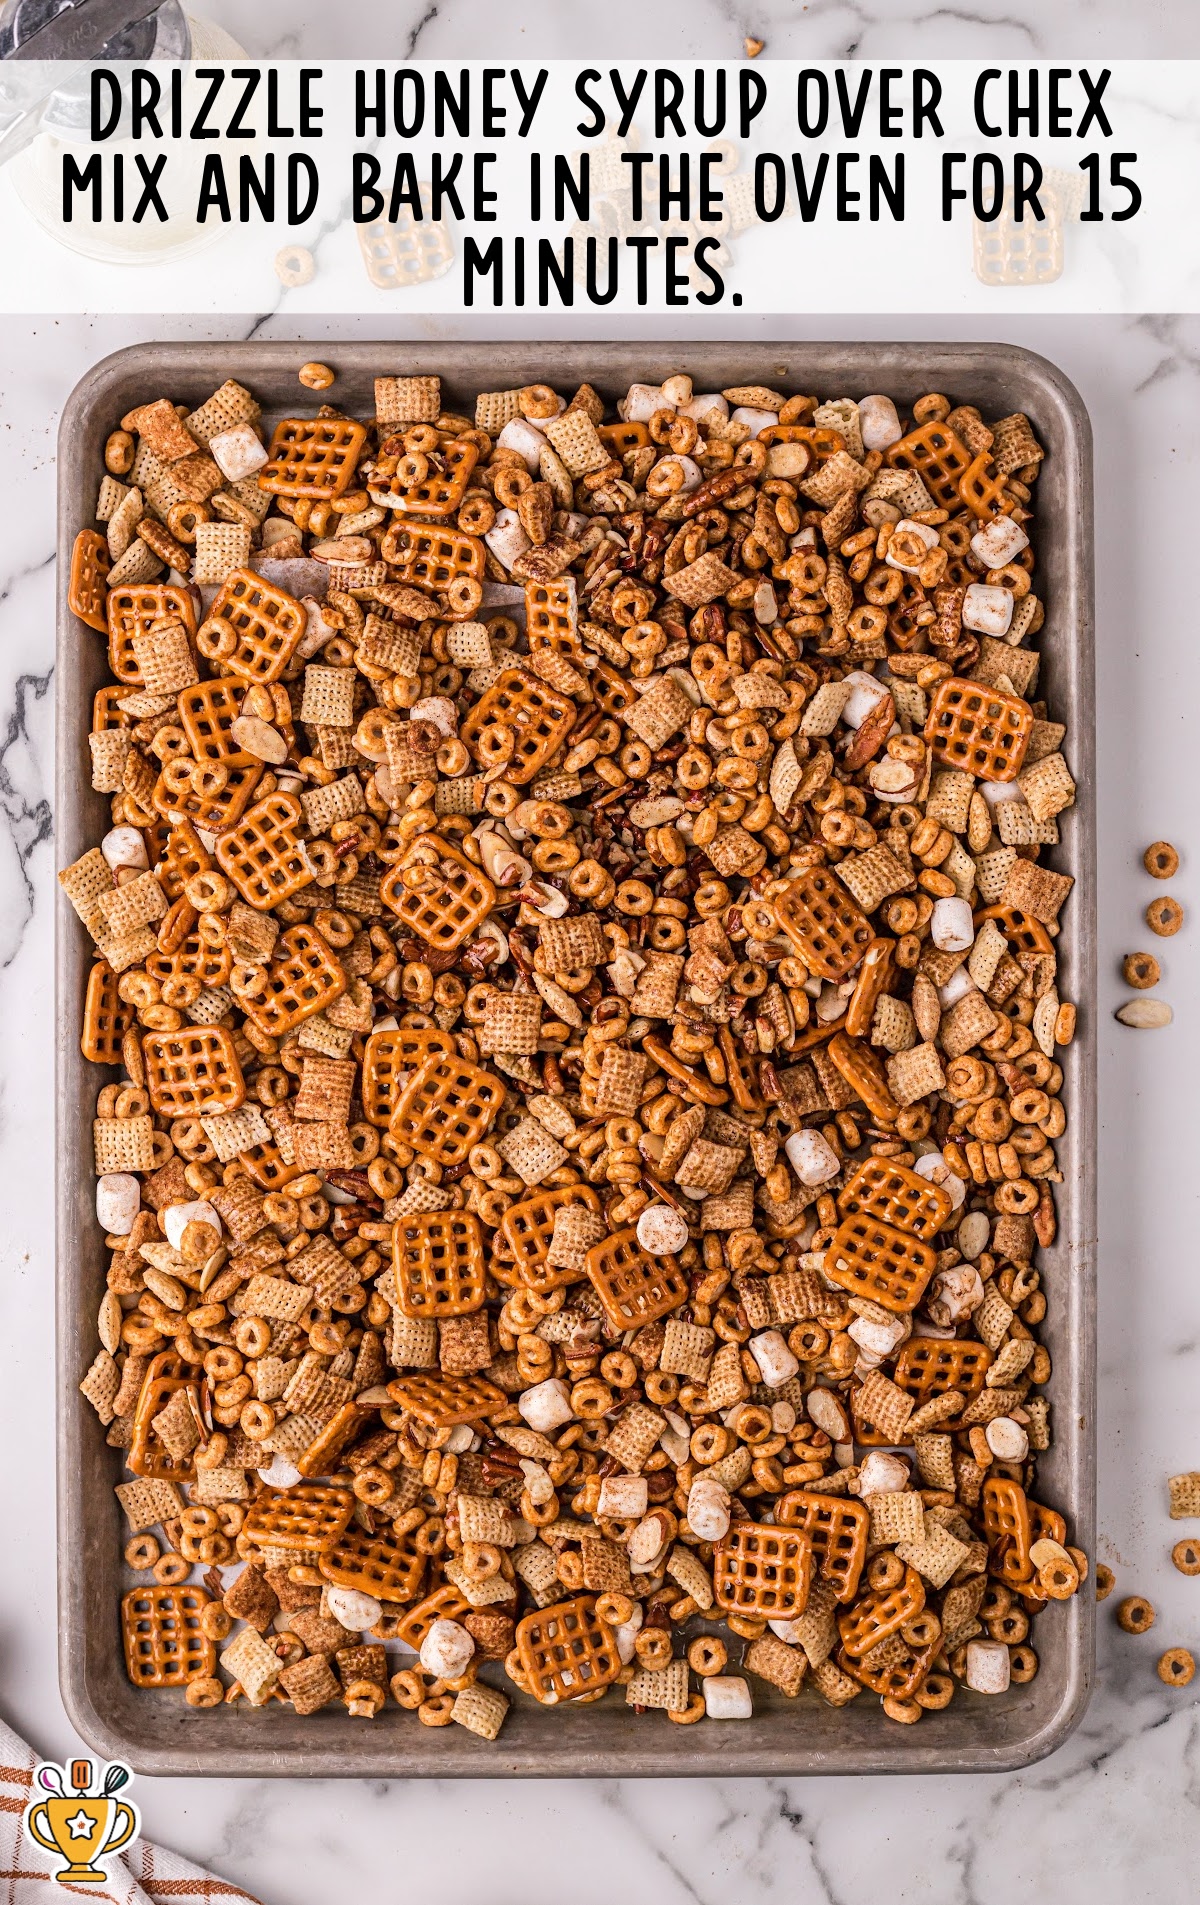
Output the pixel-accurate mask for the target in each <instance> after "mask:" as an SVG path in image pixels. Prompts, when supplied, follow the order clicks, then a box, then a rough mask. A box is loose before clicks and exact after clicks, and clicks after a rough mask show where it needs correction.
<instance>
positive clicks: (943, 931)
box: [929, 894, 975, 952]
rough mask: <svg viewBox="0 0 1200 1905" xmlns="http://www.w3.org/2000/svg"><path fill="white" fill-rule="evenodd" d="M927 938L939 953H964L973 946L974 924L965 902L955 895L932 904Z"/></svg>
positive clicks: (968, 905)
mask: <svg viewBox="0 0 1200 1905" xmlns="http://www.w3.org/2000/svg"><path fill="white" fill-rule="evenodd" d="M929 936H930V938H931V939H932V941H933V943H934V945H935V946H936V947H937V948H938V950H939V952H966V950H967V948H968V946H973V945H974V944H975V922H974V920H973V919H972V917H971V908H970V904H969V902H968V901H967V900H960V899H959V898H958V895H957V894H952V895H951V897H950V898H949V899H944V900H935V901H934V902H933V916H932V918H931V919H930V922H929Z"/></svg>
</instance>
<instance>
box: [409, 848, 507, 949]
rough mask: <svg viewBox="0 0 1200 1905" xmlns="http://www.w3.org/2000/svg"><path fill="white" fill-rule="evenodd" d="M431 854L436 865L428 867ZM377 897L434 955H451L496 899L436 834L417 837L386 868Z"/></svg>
mask: <svg viewBox="0 0 1200 1905" xmlns="http://www.w3.org/2000/svg"><path fill="white" fill-rule="evenodd" d="M431 852H433V853H436V854H437V864H436V866H433V865H430V864H429V854H430V853H431ZM379 897H380V899H381V900H382V901H383V903H384V905H385V906H390V907H391V909H392V911H393V913H395V914H396V916H397V918H399V919H401V920H403V921H404V924H405V925H406V926H407V928H408V930H409V932H410V933H414V934H415V935H416V937H417V938H418V939H423V940H424V941H425V943H426V944H427V945H428V946H431V947H432V948H433V950H434V951H435V952H453V951H454V949H455V947H456V946H461V945H462V942H463V940H464V939H467V938H469V937H470V935H471V934H472V933H473V932H474V931H475V930H476V928H477V927H479V926H481V925H482V924H483V922H484V920H485V919H486V918H487V916H488V914H489V913H490V912H491V910H492V908H493V906H495V904H496V900H497V897H498V896H497V893H496V889H495V887H494V886H493V885H492V882H491V881H490V880H489V879H487V878H486V876H485V875H484V874H482V873H481V872H480V871H479V868H478V867H476V866H472V864H471V862H470V861H469V860H468V859H467V858H466V857H465V856H464V855H463V854H461V853H459V851H458V849H457V848H456V847H452V846H451V845H450V843H449V842H448V841H446V840H443V839H442V838H441V837H440V835H438V834H435V833H423V834H421V835H420V836H419V837H418V838H417V839H416V840H414V842H413V844H412V846H411V848H410V849H409V851H408V853H407V854H406V855H405V857H404V859H403V860H400V861H397V863H396V865H395V866H394V867H392V868H391V869H390V871H389V872H388V874H387V875H386V877H385V878H384V880H383V882H382V884H381V885H380V888H379Z"/></svg>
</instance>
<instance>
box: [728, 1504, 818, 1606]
mask: <svg viewBox="0 0 1200 1905" xmlns="http://www.w3.org/2000/svg"><path fill="white" fill-rule="evenodd" d="M812 1576H813V1546H812V1543H811V1542H810V1541H809V1539H808V1537H807V1535H805V1534H801V1533H798V1532H797V1531H796V1530H795V1529H794V1528H775V1527H767V1526H766V1525H765V1524H763V1525H760V1524H759V1523H757V1522H753V1521H735V1522H733V1523H732V1524H731V1526H730V1529H729V1533H728V1534H727V1535H726V1536H725V1537H724V1539H723V1540H722V1541H720V1542H718V1544H717V1547H716V1551H715V1553H714V1555H713V1588H714V1590H715V1592H716V1597H717V1604H718V1606H720V1607H723V1608H725V1609H726V1610H727V1612H729V1613H731V1614H758V1615H763V1616H764V1617H765V1618H766V1619H767V1620H771V1621H790V1620H794V1619H795V1618H796V1616H797V1615H798V1614H803V1612H804V1610H805V1608H806V1607H807V1606H808V1593H809V1589H810V1588H811V1586H812Z"/></svg>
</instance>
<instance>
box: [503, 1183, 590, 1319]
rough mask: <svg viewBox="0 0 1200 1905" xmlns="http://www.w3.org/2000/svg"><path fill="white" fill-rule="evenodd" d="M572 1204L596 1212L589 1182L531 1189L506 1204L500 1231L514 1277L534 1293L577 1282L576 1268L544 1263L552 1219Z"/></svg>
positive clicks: (552, 1232)
mask: <svg viewBox="0 0 1200 1905" xmlns="http://www.w3.org/2000/svg"><path fill="white" fill-rule="evenodd" d="M573 1204H574V1205H578V1207H579V1208H580V1209H581V1210H590V1211H595V1212H596V1213H597V1215H599V1211H600V1199H599V1197H598V1196H597V1194H596V1192H595V1191H594V1190H593V1189H592V1187H591V1185H590V1184H565V1185H563V1187H562V1189H561V1190H557V1191H535V1192H534V1194H533V1196H532V1197H526V1198H523V1199H522V1200H521V1202H520V1203H519V1204H510V1205H509V1207H508V1209H507V1210H506V1211H505V1213H504V1215H503V1217H502V1218H501V1219H500V1233H501V1235H502V1236H503V1238H504V1241H505V1243H506V1244H507V1245H508V1247H509V1249H510V1250H511V1251H512V1257H513V1270H514V1272H515V1275H516V1279H517V1281H518V1283H522V1284H524V1285H525V1287H526V1289H529V1290H532V1291H533V1292H534V1293H535V1295H537V1296H545V1295H546V1293H547V1291H549V1290H557V1289H558V1288H559V1287H560V1285H563V1284H567V1283H577V1282H578V1281H579V1276H580V1273H579V1271H578V1270H570V1269H567V1268H565V1267H563V1266H561V1265H557V1264H549V1263H547V1262H546V1252H547V1251H548V1250H549V1248H550V1240H551V1238H552V1237H553V1235H554V1219H555V1217H556V1216H557V1214H558V1212H559V1211H560V1210H565V1209H566V1208H567V1207H568V1206H570V1205H573Z"/></svg>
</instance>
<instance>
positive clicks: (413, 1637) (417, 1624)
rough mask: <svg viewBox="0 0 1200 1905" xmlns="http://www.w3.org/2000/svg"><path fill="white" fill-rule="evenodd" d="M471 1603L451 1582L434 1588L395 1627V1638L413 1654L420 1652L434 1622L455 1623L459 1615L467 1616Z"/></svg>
mask: <svg viewBox="0 0 1200 1905" xmlns="http://www.w3.org/2000/svg"><path fill="white" fill-rule="evenodd" d="M470 1611H471V1603H470V1601H468V1599H467V1597H466V1595H465V1594H463V1593H460V1591H459V1589H458V1588H456V1587H455V1586H454V1583H453V1582H452V1581H447V1582H446V1585H445V1586H444V1587H440V1588H434V1590H433V1593H432V1594H426V1595H425V1597H424V1598H423V1599H422V1600H420V1601H418V1602H417V1604H416V1606H415V1607H410V1608H409V1610H408V1613H407V1614H405V1615H404V1617H403V1619H402V1620H401V1621H400V1622H399V1623H398V1625H397V1627H396V1638H397V1640H402V1641H403V1642H404V1644H405V1646H406V1647H411V1648H412V1650H413V1652H414V1653H415V1654H419V1653H420V1651H421V1644H422V1642H423V1641H424V1639H425V1636H426V1634H427V1633H428V1632H429V1630H430V1628H431V1627H432V1626H433V1623H434V1622H435V1621H456V1620H457V1619H458V1617H459V1615H460V1614H469V1613H470Z"/></svg>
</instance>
